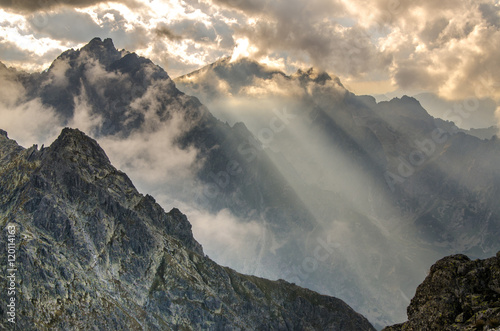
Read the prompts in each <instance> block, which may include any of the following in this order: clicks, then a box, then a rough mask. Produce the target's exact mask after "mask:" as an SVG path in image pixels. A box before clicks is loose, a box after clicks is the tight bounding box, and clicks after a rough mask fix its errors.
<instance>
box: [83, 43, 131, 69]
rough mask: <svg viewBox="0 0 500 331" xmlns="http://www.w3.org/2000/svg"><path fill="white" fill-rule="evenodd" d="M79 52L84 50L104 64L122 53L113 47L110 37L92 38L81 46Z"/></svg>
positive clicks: (116, 58) (118, 57) (107, 63)
mask: <svg viewBox="0 0 500 331" xmlns="http://www.w3.org/2000/svg"><path fill="white" fill-rule="evenodd" d="M80 52H86V53H87V54H88V55H89V56H91V57H93V58H95V59H96V60H98V61H99V62H101V63H102V64H103V65H105V66H107V65H109V64H110V63H112V62H114V61H116V60H118V59H120V58H121V57H122V53H121V52H120V51H118V50H117V49H116V48H115V45H114V44H113V41H112V40H111V38H107V39H104V41H102V40H101V38H94V39H92V40H91V41H90V42H89V43H88V44H87V45H85V46H83V47H82V48H81V50H80Z"/></svg>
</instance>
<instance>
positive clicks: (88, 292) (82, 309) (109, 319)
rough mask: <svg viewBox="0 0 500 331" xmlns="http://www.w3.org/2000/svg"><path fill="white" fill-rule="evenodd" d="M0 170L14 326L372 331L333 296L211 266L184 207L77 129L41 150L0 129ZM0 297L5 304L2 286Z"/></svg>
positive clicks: (0, 210) (0, 205) (1, 214)
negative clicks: (9, 236)
mask: <svg viewBox="0 0 500 331" xmlns="http://www.w3.org/2000/svg"><path fill="white" fill-rule="evenodd" d="M0 172H1V176H0V192H1V193H2V194H1V200H0V220H1V227H2V228H3V229H7V228H9V229H11V228H12V227H14V228H15V230H14V231H15V237H16V249H17V254H16V261H15V264H16V269H17V275H16V277H17V278H16V279H18V280H19V281H18V282H17V283H16V289H17V294H16V302H17V306H16V311H17V315H16V321H17V327H20V328H23V329H24V330H35V329H49V328H65V329H66V328H78V329H82V328H84V329H87V328H97V329H127V330H128V329H130V330H136V329H178V328H183V329H194V330H197V329H209V330H220V329H225V328H231V329H241V330H247V329H263V328H265V329H273V330H274V329H275V330H279V329H293V330H304V329H316V330H373V328H372V327H371V325H370V324H369V323H368V322H367V321H366V319H364V318H363V317H362V316H361V315H359V314H357V313H355V312H354V311H353V310H352V309H350V308H349V307H348V306H347V305H346V304H345V303H344V302H342V301H341V300H339V299H335V298H331V297H326V296H322V295H319V294H317V293H315V292H312V291H309V290H306V289H302V288H299V287H297V286H295V285H293V284H289V283H287V282H284V281H281V280H280V281H268V280H265V279H262V278H257V277H253V276H246V275H242V274H239V273H237V272H235V271H233V270H231V269H229V268H222V267H220V266H218V265H217V264H215V263H214V262H213V261H211V260H210V259H209V258H208V257H206V256H205V255H204V254H203V251H202V248H201V246H200V245H199V244H198V243H197V242H196V241H195V240H194V238H193V236H192V233H191V226H190V224H189V222H188V221H187V219H186V217H185V216H184V215H183V214H181V213H180V212H179V211H178V210H177V209H173V210H171V211H170V212H169V213H165V212H164V211H163V210H162V209H161V207H160V206H159V205H158V204H156V202H155V200H154V199H153V198H152V197H151V196H142V195H141V194H139V193H138V192H137V190H136V189H135V188H134V186H133V185H132V183H131V181H130V180H129V178H128V177H127V176H126V175H125V174H124V173H122V172H120V171H118V170H116V169H115V168H114V167H113V166H112V165H111V164H110V162H109V160H108V158H107V156H106V154H105V153H104V151H103V150H102V149H101V148H100V147H99V146H98V145H97V143H96V142H95V141H94V140H92V139H90V138H88V137H87V136H85V135H84V134H83V133H82V132H80V131H78V130H73V129H64V130H63V131H62V133H61V135H60V136H59V138H57V140H56V141H55V142H54V143H53V144H52V145H51V146H50V147H48V148H42V149H40V150H39V149H38V148H37V147H36V146H33V147H31V148H29V149H23V148H21V147H19V146H18V145H17V144H16V143H15V142H14V141H12V140H10V139H8V138H7V134H6V133H5V132H4V131H2V132H1V135H0ZM0 243H1V244H2V245H3V246H6V245H7V243H6V236H2V238H1V239H0ZM2 261H3V263H2V265H3V266H6V265H7V261H6V256H4V258H2ZM6 274H7V273H6V271H5V270H4V272H2V274H1V276H0V277H1V278H2V282H3V283H4V284H6V283H7V281H6V279H5V277H6V276H5V275H6ZM1 298H2V300H3V301H4V302H7V301H8V299H9V298H8V297H7V291H2V294H1ZM1 309H2V315H4V314H5V313H6V311H5V310H3V309H5V308H4V307H3V306H2V308H1ZM6 321H7V319H6V318H4V319H2V323H4V324H3V326H4V327H6V326H8V322H6Z"/></svg>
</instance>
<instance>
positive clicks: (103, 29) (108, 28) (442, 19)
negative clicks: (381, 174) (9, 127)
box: [0, 0, 500, 104]
mask: <svg viewBox="0 0 500 331" xmlns="http://www.w3.org/2000/svg"><path fill="white" fill-rule="evenodd" d="M0 6H1V9H0V61H2V62H4V63H5V64H6V65H8V66H18V67H22V68H24V69H27V70H32V71H33V70H35V71H38V70H42V69H44V68H47V67H48V65H49V64H50V62H51V61H52V60H53V59H54V58H55V57H56V56H57V55H59V54H60V53H61V52H62V51H64V50H66V49H68V48H78V47H81V46H82V45H83V44H85V43H87V42H88V41H90V40H91V39H92V38H93V37H96V36H97V37H101V38H107V37H111V38H112V39H113V41H114V43H115V45H116V46H117V48H119V49H121V48H125V49H127V50H130V51H135V52H137V53H139V54H140V55H143V56H146V57H149V58H151V59H152V60H153V61H154V62H155V63H157V64H159V65H161V66H162V67H164V68H165V69H166V70H167V72H168V73H169V74H170V75H171V76H173V77H176V76H178V75H181V74H185V73H188V72H190V71H192V70H194V69H197V68H199V67H201V66H203V65H205V64H208V63H211V62H214V61H215V60H217V59H218V58H220V57H222V56H233V57H234V58H236V57H239V56H250V57H253V58H255V59H257V60H259V61H262V62H266V63H268V64H271V65H274V66H277V67H280V68H281V69H283V70H285V71H286V72H288V73H290V72H292V71H295V70H296V69H297V68H299V67H311V66H315V67H318V68H320V69H325V70H327V71H329V72H331V73H333V74H335V75H338V76H339V77H340V78H341V80H342V82H343V83H344V84H345V85H346V86H347V87H348V88H351V89H353V90H354V91H355V92H357V93H370V94H378V93H387V92H392V91H395V90H402V91H405V92H407V93H410V94H412V93H417V92H420V91H430V92H433V93H437V94H439V95H440V96H441V97H444V98H451V99H464V98H468V97H490V98H492V99H494V100H496V101H497V104H500V103H499V102H498V101H499V100H500V88H499V87H500V84H499V83H500V65H499V60H498V59H499V58H500V14H499V9H500V5H499V0H479V1H478V0H442V1H435V0H422V1H408V0H370V1H369V0H358V1H350V0H309V1H302V0H274V1H270V0H185V1H178V0H170V1H169V0H150V1H147V0H118V1H114V2H106V1H100V0H22V1H14V0H0Z"/></svg>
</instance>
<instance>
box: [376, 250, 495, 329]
mask: <svg viewBox="0 0 500 331" xmlns="http://www.w3.org/2000/svg"><path fill="white" fill-rule="evenodd" d="M499 329H500V252H498V253H497V256H496V257H492V258H489V259H486V260H474V261H471V260H470V259H469V258H468V257H467V256H465V255H453V256H448V257H445V258H443V259H441V260H439V261H438V262H437V263H436V264H434V265H433V266H432V268H431V270H430V273H429V275H428V276H427V278H426V279H425V281H424V282H423V283H422V284H421V285H420V286H419V287H418V289H417V292H416V294H415V297H414V298H413V299H412V300H411V304H410V306H409V307H408V322H405V323H402V324H398V325H394V326H390V327H387V328H385V329H384V330H385V331H398V330H402V331H403V330H499Z"/></svg>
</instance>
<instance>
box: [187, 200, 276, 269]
mask: <svg viewBox="0 0 500 331" xmlns="http://www.w3.org/2000/svg"><path fill="white" fill-rule="evenodd" d="M183 210H184V211H185V212H186V214H187V215H189V222H191V224H192V225H193V235H194V237H195V238H196V240H198V241H199V242H200V243H201V244H202V246H203V250H204V252H205V253H206V254H207V255H209V256H211V257H213V258H215V260H216V262H217V263H219V264H221V265H227V266H231V268H236V269H237V270H239V271H240V272H246V273H249V272H251V273H252V274H254V275H260V276H264V275H265V274H268V275H269V274H272V271H271V270H264V268H263V266H264V265H265V262H263V261H261V260H260V257H261V255H260V254H259V252H260V250H262V249H265V248H266V246H267V245H266V243H267V242H268V241H270V242H273V241H274V240H275V239H273V238H271V237H272V234H271V233H270V230H268V229H266V225H265V224H262V223H261V222H260V221H259V222H257V221H242V220H240V219H238V218H237V217H236V216H234V215H233V214H232V213H231V212H230V211H229V210H227V209H223V210H221V211H220V212H218V213H216V214H211V213H208V212H205V211H202V210H198V209H192V208H190V207H188V206H184V208H183ZM270 236H271V237H270ZM274 272H275V271H274ZM272 276H273V277H277V275H276V274H272Z"/></svg>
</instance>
